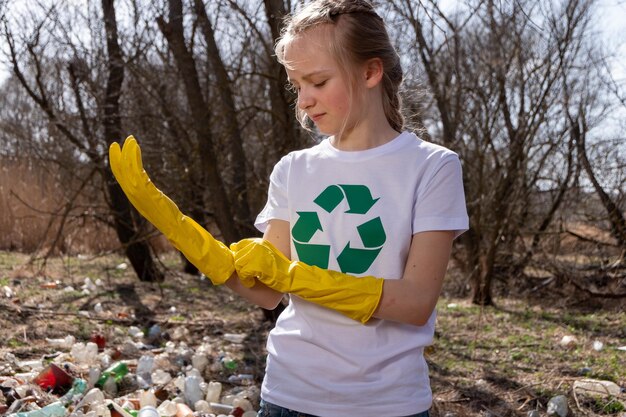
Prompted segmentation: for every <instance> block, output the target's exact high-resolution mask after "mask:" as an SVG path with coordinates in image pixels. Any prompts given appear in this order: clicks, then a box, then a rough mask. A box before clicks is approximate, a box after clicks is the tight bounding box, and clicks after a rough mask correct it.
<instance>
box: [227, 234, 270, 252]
mask: <svg viewBox="0 0 626 417" xmlns="http://www.w3.org/2000/svg"><path fill="white" fill-rule="evenodd" d="M261 240H263V239H261V238H258V237H254V238H247V239H241V240H240V241H239V242H234V243H231V244H230V250H232V251H233V252H238V251H240V250H243V249H244V248H246V247H248V246H250V245H252V244H254V243H258V242H259V241H261Z"/></svg>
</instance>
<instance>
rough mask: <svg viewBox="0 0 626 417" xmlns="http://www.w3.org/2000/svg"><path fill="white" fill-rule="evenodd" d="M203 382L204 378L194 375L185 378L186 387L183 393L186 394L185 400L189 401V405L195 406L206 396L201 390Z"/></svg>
mask: <svg viewBox="0 0 626 417" xmlns="http://www.w3.org/2000/svg"><path fill="white" fill-rule="evenodd" d="M201 382H203V381H202V378H200V377H197V376H193V375H192V376H187V377H185V386H184V390H183V392H184V393H185V400H187V404H190V405H194V404H195V403H196V402H198V401H200V400H201V399H202V397H203V396H204V395H203V393H202V389H201V388H200V383H201Z"/></svg>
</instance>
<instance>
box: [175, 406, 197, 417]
mask: <svg viewBox="0 0 626 417" xmlns="http://www.w3.org/2000/svg"><path fill="white" fill-rule="evenodd" d="M176 417H193V411H192V410H191V408H189V406H188V405H187V404H181V403H178V404H176Z"/></svg>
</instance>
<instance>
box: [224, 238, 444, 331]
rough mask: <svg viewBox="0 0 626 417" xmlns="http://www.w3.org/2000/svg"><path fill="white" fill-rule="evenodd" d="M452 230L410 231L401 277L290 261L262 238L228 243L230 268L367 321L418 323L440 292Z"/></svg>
mask: <svg viewBox="0 0 626 417" xmlns="http://www.w3.org/2000/svg"><path fill="white" fill-rule="evenodd" d="M453 237H454V232H452V231H450V232H447V231H441V232H422V233H418V234H416V235H414V237H413V241H412V245H411V249H410V251H409V256H408V257H407V263H406V266H405V272H404V276H403V279H401V280H396V279H389V280H386V279H384V278H378V277H373V276H365V277H356V276H354V275H349V274H344V273H342V272H338V271H333V270H328V269H322V268H318V267H316V266H311V265H307V264H305V263H304V262H299V261H291V260H290V259H288V258H287V257H285V256H284V255H283V254H282V252H281V251H279V250H278V249H277V248H275V247H274V245H273V244H272V243H271V242H269V241H267V240H263V239H244V240H242V241H240V242H237V243H235V244H233V245H231V249H232V250H233V251H234V257H235V270H236V271H237V273H238V275H239V276H240V277H241V278H242V279H244V280H246V281H248V280H250V279H251V278H258V280H259V281H261V282H262V283H263V284H265V285H267V286H268V287H270V288H273V289H275V290H276V291H279V292H283V293H291V294H294V295H297V296H299V297H301V298H303V299H305V300H307V301H310V302H313V303H316V304H319V305H321V306H324V307H327V308H330V309H333V310H335V311H338V312H340V313H342V314H344V315H345V316H347V317H350V318H351V319H354V320H357V321H360V322H362V323H366V322H367V321H368V320H369V319H370V318H371V317H378V318H381V319H388V320H395V321H399V322H403V323H409V324H414V325H418V326H419V325H423V324H424V323H426V321H427V320H428V318H429V317H430V315H431V313H432V311H433V309H434V307H435V305H436V303H437V298H438V297H439V292H440V291H441V285H442V281H443V277H444V275H445V271H446V267H447V264H448V258H449V256H450V249H451V246H452V240H453Z"/></svg>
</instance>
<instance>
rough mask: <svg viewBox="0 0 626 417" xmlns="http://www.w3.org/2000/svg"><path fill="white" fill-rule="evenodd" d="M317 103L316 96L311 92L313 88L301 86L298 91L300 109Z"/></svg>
mask: <svg viewBox="0 0 626 417" xmlns="http://www.w3.org/2000/svg"><path fill="white" fill-rule="evenodd" d="M313 104H315V98H314V97H313V94H312V93H311V89H310V88H307V87H304V86H303V87H300V91H299V92H298V108H299V109H300V110H306V109H308V108H309V107H312V106H313Z"/></svg>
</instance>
